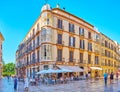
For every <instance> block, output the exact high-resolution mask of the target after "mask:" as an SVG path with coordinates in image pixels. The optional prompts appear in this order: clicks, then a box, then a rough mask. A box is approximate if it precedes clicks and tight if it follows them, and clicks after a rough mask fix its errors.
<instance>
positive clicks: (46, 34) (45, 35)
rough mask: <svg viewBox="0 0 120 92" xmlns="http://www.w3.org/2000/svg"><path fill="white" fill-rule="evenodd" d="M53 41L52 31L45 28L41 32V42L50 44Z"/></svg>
mask: <svg viewBox="0 0 120 92" xmlns="http://www.w3.org/2000/svg"><path fill="white" fill-rule="evenodd" d="M51 40H52V30H51V29H50V28H47V29H46V28H43V29H42V32H41V42H46V41H48V42H50V41H51Z"/></svg>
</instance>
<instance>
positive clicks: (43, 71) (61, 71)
mask: <svg viewBox="0 0 120 92" xmlns="http://www.w3.org/2000/svg"><path fill="white" fill-rule="evenodd" d="M66 72H72V71H71V70H68V69H57V70H54V69H48V70H41V71H39V72H37V73H36V74H47V73H48V74H49V73H66Z"/></svg>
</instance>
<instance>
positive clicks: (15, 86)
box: [14, 76, 17, 91]
mask: <svg viewBox="0 0 120 92" xmlns="http://www.w3.org/2000/svg"><path fill="white" fill-rule="evenodd" d="M14 90H15V91H17V77H16V76H15V77H14Z"/></svg>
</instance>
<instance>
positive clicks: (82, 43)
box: [80, 40, 85, 49]
mask: <svg viewBox="0 0 120 92" xmlns="http://www.w3.org/2000/svg"><path fill="white" fill-rule="evenodd" d="M80 48H81V49H85V41H84V40H80Z"/></svg>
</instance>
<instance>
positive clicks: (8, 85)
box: [0, 78, 14, 92]
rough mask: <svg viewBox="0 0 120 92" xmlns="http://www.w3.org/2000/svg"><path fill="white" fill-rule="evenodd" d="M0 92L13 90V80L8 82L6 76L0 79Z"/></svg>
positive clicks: (12, 91)
mask: <svg viewBox="0 0 120 92" xmlns="http://www.w3.org/2000/svg"><path fill="white" fill-rule="evenodd" d="M0 92H14V87H13V80H10V81H9V82H8V81H7V79H6V78H3V79H2V80H0Z"/></svg>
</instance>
